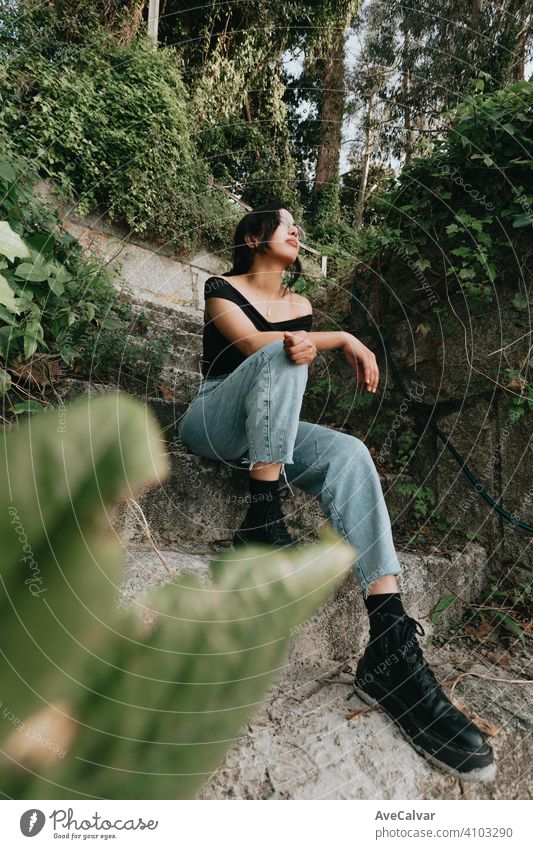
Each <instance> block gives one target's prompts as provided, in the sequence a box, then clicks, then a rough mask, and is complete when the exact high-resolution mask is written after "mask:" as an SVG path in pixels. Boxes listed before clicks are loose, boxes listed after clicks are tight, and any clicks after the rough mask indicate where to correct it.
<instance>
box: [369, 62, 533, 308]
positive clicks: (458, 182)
mask: <svg viewBox="0 0 533 849" xmlns="http://www.w3.org/2000/svg"><path fill="white" fill-rule="evenodd" d="M483 86H484V82H483V76H480V77H478V78H477V79H476V80H475V87H476V89H477V91H476V93H474V94H470V95H467V96H465V98H464V99H463V101H462V102H461V103H460V104H459V106H458V107H457V109H456V111H455V114H454V120H453V125H452V126H451V128H450V130H449V131H448V133H447V135H446V136H445V137H444V138H440V139H437V140H435V142H434V143H433V145H432V147H431V148H430V150H429V151H426V154H425V155H424V156H418V157H415V158H414V159H413V161H412V162H411V163H410V164H408V165H406V166H405V167H404V168H403V169H402V171H401V173H400V174H399V176H398V177H397V178H392V180H391V181H390V182H389V187H388V189H387V190H386V191H382V192H381V194H377V195H374V196H373V200H372V202H371V204H370V205H369V208H368V214H369V215H371V217H372V221H373V222H374V223H378V224H379V223H382V224H384V225H385V229H384V230H383V232H382V234H381V236H382V238H381V239H380V238H379V232H378V234H376V232H375V231H374V232H373V233H372V240H371V242H370V243H369V244H368V250H367V252H366V255H365V256H364V259H366V260H367V261H372V259H373V258H374V257H377V256H378V255H379V254H381V262H382V265H383V266H384V265H385V264H386V265H387V267H388V269H390V272H391V274H390V277H391V280H394V285H397V286H401V284H402V281H405V280H408V281H412V278H413V271H415V272H420V273H421V274H426V275H428V276H430V277H431V280H432V283H433V282H434V284H435V286H436V287H437V288H438V289H439V290H440V291H441V292H442V294H443V295H445V293H446V291H447V287H448V285H453V286H459V287H460V288H461V289H462V291H463V292H464V294H465V296H466V298H467V299H468V300H469V303H470V304H471V306H472V307H473V308H475V307H476V306H478V305H480V304H490V303H491V302H492V300H493V296H494V287H495V286H497V285H499V283H500V282H504V281H511V282H515V281H518V280H520V279H524V278H526V279H528V278H530V277H531V274H532V272H533V269H532V267H531V251H530V250H529V245H530V235H531V230H530V227H531V225H532V224H533V195H532V194H531V175H532V169H533V135H532V133H531V124H532V121H533V82H526V81H521V82H517V83H513V84H512V85H509V86H506V87H504V88H502V89H499V90H497V91H493V92H490V93H488V94H485V93H484V92H483ZM376 236H377V237H376ZM518 295H519V289H518V286H517V296H518ZM517 306H520V305H519V304H518V305H517ZM523 306H526V304H524V305H523Z"/></svg>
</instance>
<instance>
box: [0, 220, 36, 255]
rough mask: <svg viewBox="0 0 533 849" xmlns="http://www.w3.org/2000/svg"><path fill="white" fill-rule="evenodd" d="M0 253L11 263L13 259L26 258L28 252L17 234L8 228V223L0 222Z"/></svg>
mask: <svg viewBox="0 0 533 849" xmlns="http://www.w3.org/2000/svg"><path fill="white" fill-rule="evenodd" d="M0 253H1V254H3V255H4V256H7V258H8V259H9V260H10V261H11V262H13V261H14V259H15V257H16V256H18V257H26V256H29V255H30V252H29V250H28V248H27V246H26V244H25V243H24V241H23V240H22V239H21V238H20V236H19V234H18V233H15V231H14V230H12V229H11V227H10V226H9V222H8V221H0Z"/></svg>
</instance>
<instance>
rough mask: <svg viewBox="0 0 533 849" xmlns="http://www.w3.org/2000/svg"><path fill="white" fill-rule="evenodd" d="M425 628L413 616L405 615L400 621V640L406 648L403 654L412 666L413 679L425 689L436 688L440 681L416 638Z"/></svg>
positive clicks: (422, 633) (423, 632) (432, 689)
mask: <svg viewBox="0 0 533 849" xmlns="http://www.w3.org/2000/svg"><path fill="white" fill-rule="evenodd" d="M425 633H426V632H425V630H424V628H423V627H422V625H421V624H420V622H418V620H417V619H414V618H413V617H412V616H407V615H405V616H404V617H403V618H402V619H401V621H400V642H401V646H402V648H403V649H404V651H403V655H404V657H405V659H406V660H407V662H408V663H409V665H410V666H412V668H413V669H412V673H411V675H412V680H415V679H416V680H417V681H419V683H420V685H421V686H422V688H424V689H426V688H427V689H431V691H434V690H435V686H437V687H439V683H438V681H437V679H436V678H435V675H434V673H433V670H432V669H431V667H430V666H429V665H428V664H427V662H426V660H425V659H424V655H423V653H422V649H421V647H420V644H419V642H418V640H417V638H416V635H417V634H419V635H421V636H423V635H424V634H425Z"/></svg>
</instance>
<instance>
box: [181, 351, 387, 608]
mask: <svg viewBox="0 0 533 849" xmlns="http://www.w3.org/2000/svg"><path fill="white" fill-rule="evenodd" d="M308 371H309V366H308V365H307V364H303V365H297V364H296V363H293V362H292V360H291V359H290V357H289V355H288V353H287V352H286V351H285V348H284V346H283V340H281V339H279V340H275V341H274V342H271V343H270V344H268V345H265V346H264V347H263V348H260V349H259V350H258V351H255V352H254V353H253V354H251V355H250V356H249V357H247V358H246V360H245V361H244V362H243V363H241V364H240V365H239V366H238V367H237V368H236V369H235V371H233V372H231V373H230V374H228V375H221V376H219V377H215V378H209V379H207V380H206V379H202V383H201V385H200V388H199V390H198V392H197V394H196V396H195V397H194V398H193V400H192V401H191V403H190V405H189V407H188V408H187V410H186V412H185V414H184V415H183V417H182V418H181V419H180V422H179V425H178V432H179V435H180V438H181V440H182V442H183V444H184V445H185V446H186V447H187V448H188V449H189V450H190V451H192V453H193V454H199V455H201V456H203V457H209V458H210V459H214V460H237V461H239V462H240V463H243V464H246V465H247V466H248V468H249V469H250V468H252V466H253V465H254V463H258V462H263V463H281V472H282V474H284V476H285V480H286V482H287V485H288V486H289V488H291V487H290V485H291V484H294V486H296V487H299V488H300V489H303V490H304V491H305V492H308V493H309V494H310V495H314V496H319V497H320V502H321V505H322V509H323V511H324V514H325V516H326V517H327V519H328V520H329V521H330V523H331V525H332V526H333V527H334V528H335V530H336V531H338V533H339V534H341V536H343V537H344V538H345V539H346V540H347V541H348V542H349V543H350V544H351V545H352V546H353V547H354V548H355V549H356V551H357V554H358V557H357V559H356V560H355V561H354V564H353V569H354V572H355V576H356V578H357V581H358V583H359V585H360V586H361V587H362V589H363V591H364V595H365V596H366V595H367V591H368V587H369V586H370V584H371V583H373V582H374V581H375V580H377V579H378V578H381V577H383V575H398V574H400V572H401V566H400V562H399V560H398V556H397V554H396V551H395V548H394V543H393V539H392V529H391V523H390V517H389V513H388V510H387V506H386V504H385V500H384V497H383V492H382V488H381V481H380V479H379V475H378V472H377V470H376V467H375V465H374V461H373V460H372V456H371V454H370V452H369V450H368V448H367V447H366V445H365V444H364V442H362V441H361V440H360V439H358V438H357V437H356V436H350V435H349V434H347V433H341V432H340V431H337V430H334V429H333V428H330V427H324V426H323V425H318V424H312V423H311V422H304V421H300V418H299V416H300V410H301V406H302V400H303V395H304V392H305V388H306V384H307V378H308ZM291 492H292V489H291Z"/></svg>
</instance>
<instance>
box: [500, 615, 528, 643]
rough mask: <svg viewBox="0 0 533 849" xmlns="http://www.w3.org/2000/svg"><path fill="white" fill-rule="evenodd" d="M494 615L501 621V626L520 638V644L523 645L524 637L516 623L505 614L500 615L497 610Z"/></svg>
mask: <svg viewBox="0 0 533 849" xmlns="http://www.w3.org/2000/svg"><path fill="white" fill-rule="evenodd" d="M496 615H497V616H498V618H499V619H500V620H501V623H502V625H503V626H504V627H505V628H507V630H508V631H511V633H513V634H515V635H516V636H517V637H520V639H521V640H522V642H523V643H525V641H526V635H525V634H524V631H523V630H522V628H521V627H520V625H519V624H518V622H515V620H514V619H513V618H512V617H511V616H508V614H507V613H502V611H501V610H498V612H497V614H496Z"/></svg>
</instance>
